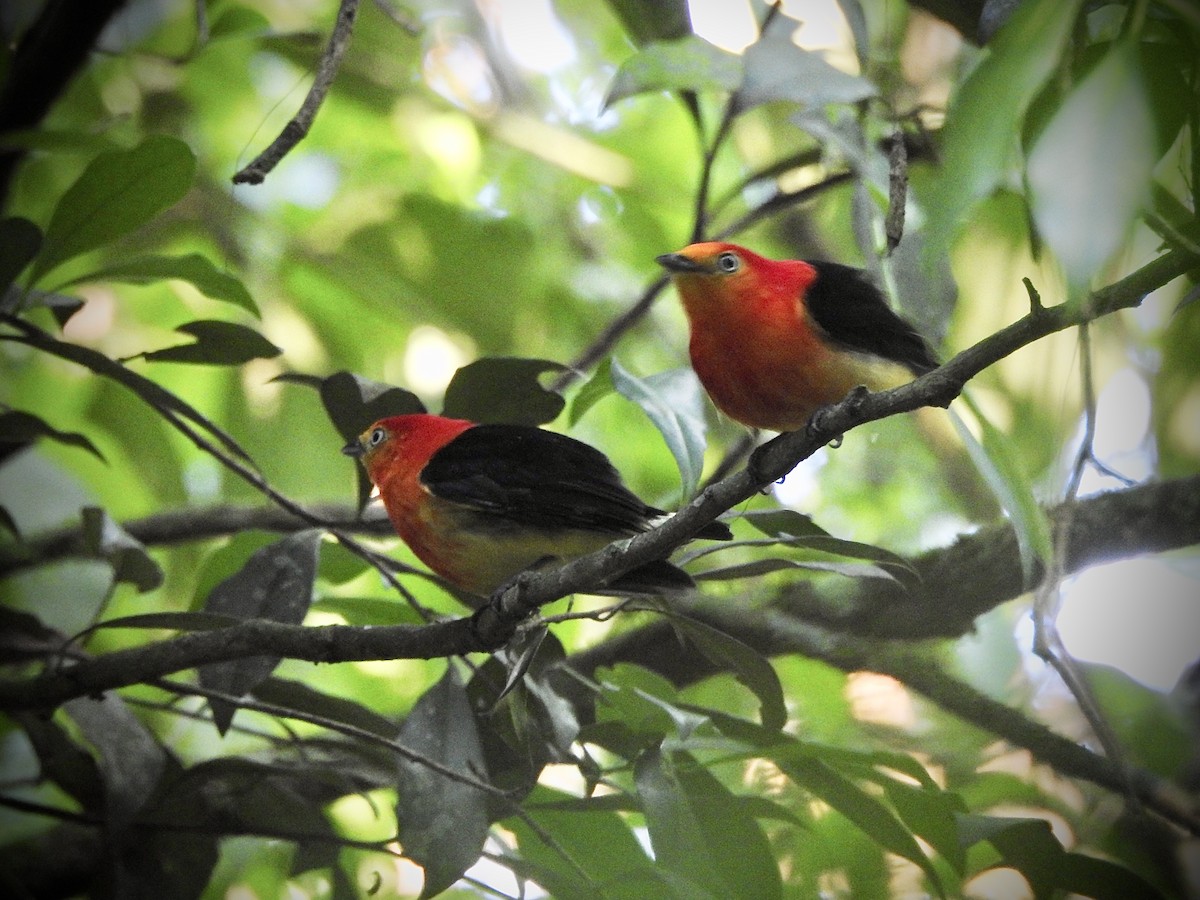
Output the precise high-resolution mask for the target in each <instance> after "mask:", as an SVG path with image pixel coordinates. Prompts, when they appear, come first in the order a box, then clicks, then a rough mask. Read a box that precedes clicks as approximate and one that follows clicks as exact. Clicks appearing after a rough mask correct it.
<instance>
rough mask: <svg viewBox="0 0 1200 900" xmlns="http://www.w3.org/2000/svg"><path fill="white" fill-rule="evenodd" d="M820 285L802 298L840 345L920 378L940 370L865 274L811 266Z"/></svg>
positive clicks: (926, 346)
mask: <svg viewBox="0 0 1200 900" xmlns="http://www.w3.org/2000/svg"><path fill="white" fill-rule="evenodd" d="M809 265H811V266H812V267H813V268H814V269H816V270H817V277H816V280H815V281H814V282H813V283H812V284H811V285H809V287H808V291H807V292H806V293H805V295H804V302H805V306H806V308H807V309H808V314H809V315H810V316H811V317H812V319H813V321H814V322H816V323H817V325H819V326H820V328H821V330H822V331H824V332H825V334H826V335H827V336H828V337H829V338H830V340H832V341H834V342H835V343H837V344H840V345H841V346H843V347H845V348H846V349H848V350H857V351H859V352H863V353H871V354H874V355H875V356H880V357H883V358H884V359H888V360H891V361H892V362H896V363H899V364H900V365H902V366H905V367H906V368H908V369H909V370H910V371H912V372H913V373H914V374H917V375H921V374H924V373H925V372H928V371H930V370H931V369H936V368H937V366H938V361H937V358H936V357H935V356H934V355H933V350H931V349H930V347H929V344H928V343H926V341H925V338H923V337H922V336H921V334H920V333H919V332H918V331H917V330H916V328H914V327H913V326H912V325H911V324H910V323H908V322H906V321H905V320H904V319H902V318H901V317H900V316H898V315H896V314H895V313H894V312H892V309H891V307H890V306H888V304H887V300H886V299H885V298H884V296H883V293H882V292H881V291H880V290H879V288H877V287H876V286H875V285H874V284H872V283H871V281H870V279H869V278H868V276H867V273H866V272H864V271H863V270H862V269H855V268H853V267H851V266H843V265H840V264H838V263H831V262H824V261H812V260H810V261H809Z"/></svg>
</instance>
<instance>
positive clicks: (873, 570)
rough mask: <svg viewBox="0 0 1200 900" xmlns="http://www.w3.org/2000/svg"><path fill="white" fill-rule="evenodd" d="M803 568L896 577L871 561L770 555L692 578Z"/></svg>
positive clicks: (855, 575)
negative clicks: (861, 561) (840, 561)
mask: <svg viewBox="0 0 1200 900" xmlns="http://www.w3.org/2000/svg"><path fill="white" fill-rule="evenodd" d="M789 570H800V571H808V572H828V573H830V574H832V575H841V576H843V577H845V578H884V579H887V580H888V581H895V580H896V579H895V578H894V577H893V576H892V575H891V573H890V572H888V571H887V570H886V569H884V568H881V567H880V566H876V565H872V564H870V563H839V562H822V561H820V560H815V559H814V560H798V559H782V558H780V557H777V556H776V557H770V558H768V559H754V560H750V561H749V562H744V563H735V564H733V565H729V566H719V567H717V568H715V569H706V570H705V571H703V572H695V573H693V575H692V577H693V578H694V579H695V580H696V581H728V580H731V579H735V578H761V577H762V576H763V575H769V574H770V573H772V572H784V571H789Z"/></svg>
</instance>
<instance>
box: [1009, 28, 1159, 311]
mask: <svg viewBox="0 0 1200 900" xmlns="http://www.w3.org/2000/svg"><path fill="white" fill-rule="evenodd" d="M1138 63H1139V60H1138V54H1137V50H1136V47H1135V46H1134V45H1133V44H1131V43H1130V42H1128V41H1124V42H1122V43H1120V44H1118V45H1117V46H1116V47H1114V48H1113V49H1112V50H1111V51H1109V53H1108V54H1107V55H1106V56H1105V58H1104V59H1103V60H1102V61H1101V62H1100V64H1099V65H1097V66H1096V67H1095V68H1094V69H1093V70H1092V71H1091V72H1090V73H1089V74H1088V75H1087V77H1086V78H1084V79H1083V81H1082V82H1080V84H1079V85H1077V86H1076V88H1075V89H1074V90H1073V91H1072V92H1071V93H1070V94H1069V95H1068V96H1067V98H1066V100H1065V101H1064V102H1063V104H1062V106H1061V107H1060V108H1059V110H1058V112H1057V113H1056V114H1055V116H1054V118H1053V119H1051V120H1050V123H1049V124H1048V125H1047V126H1046V127H1045V129H1044V130H1043V131H1042V133H1041V135H1040V136H1039V137H1038V139H1037V142H1036V143H1035V144H1034V145H1033V148H1032V149H1031V151H1030V153H1029V162H1028V166H1027V169H1026V173H1027V178H1028V182H1029V190H1030V196H1031V200H1032V208H1033V218H1034V221H1035V222H1036V223H1037V228H1038V233H1039V234H1040V236H1041V237H1043V238H1044V239H1045V241H1046V243H1047V244H1048V245H1049V247H1050V249H1051V250H1053V251H1054V254H1055V256H1056V257H1057V258H1058V261H1059V262H1060V263H1061V264H1062V267H1063V270H1064V272H1065V274H1066V276H1067V281H1068V283H1069V284H1070V285H1071V287H1072V288H1073V290H1074V291H1082V290H1084V289H1086V288H1087V287H1088V285H1089V284H1090V282H1091V281H1092V279H1093V278H1094V277H1095V275H1096V273H1097V272H1100V271H1101V270H1102V269H1103V266H1104V264H1105V263H1106V262H1107V261H1108V260H1109V259H1110V258H1111V257H1112V255H1113V254H1114V253H1115V252H1116V251H1117V249H1118V248H1119V247H1120V246H1121V244H1122V243H1124V241H1125V240H1126V238H1127V237H1128V236H1129V232H1130V230H1131V228H1132V227H1133V226H1132V223H1133V222H1134V220H1135V219H1136V218H1137V216H1138V214H1139V213H1140V212H1141V211H1142V210H1143V209H1144V208H1145V207H1146V206H1147V205H1148V203H1149V200H1150V188H1151V185H1152V183H1153V180H1154V166H1155V163H1156V162H1157V160H1158V148H1157V146H1156V144H1157V141H1156V135H1155V128H1154V120H1153V118H1152V116H1151V111H1150V105H1149V101H1148V98H1147V95H1146V89H1145V87H1144V85H1143V81H1142V78H1143V74H1142V70H1141V67H1140V66H1139V64H1138ZM1118 122H1119V123H1120V124H1119V126H1114V123H1118ZM1118 172H1119V173H1120V177H1116V178H1114V177H1113V173H1118ZM1098 185H1103V189H1098V188H1097V186H1098Z"/></svg>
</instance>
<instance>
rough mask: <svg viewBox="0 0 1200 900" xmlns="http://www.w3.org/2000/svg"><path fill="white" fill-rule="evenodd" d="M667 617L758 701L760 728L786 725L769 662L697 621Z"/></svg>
mask: <svg viewBox="0 0 1200 900" xmlns="http://www.w3.org/2000/svg"><path fill="white" fill-rule="evenodd" d="M668 615H670V620H671V624H672V625H673V626H674V627H675V629H676V630H678V631H679V632H680V633H682V634H683V635H685V636H686V637H687V639H688V641H689V642H690V643H691V644H692V645H693V646H694V647H695V648H696V649H697V650H699V651H700V653H701V655H703V656H704V658H705V659H707V660H708V661H709V662H711V663H713V665H714V666H716V667H717V669H719V670H720V671H728V672H732V673H733V674H734V675H735V676H736V677H737V680H738V681H740V682H741V683H742V684H744V685H745V686H746V687H747V688H749V689H750V690H751V691H752V692H753V693H754V696H755V697H757V698H758V702H759V706H760V714H759V715H760V718H761V719H762V724H763V727H764V728H772V729H778V728H782V727H783V726H784V723H786V722H787V706H786V704H785V702H784V697H783V686H782V685H781V684H780V683H779V676H778V675H777V674H776V673H775V669H774V668H773V667H772V666H771V663H770V662H769V661H768V660H767V659H766V658H765V657H764V656H763V655H762V654H760V653H759V652H758V651H756V650H754V649H753V648H752V647H750V646H749V645H747V644H744V643H742V641H740V640H738V639H737V638H735V637H733V636H732V635H730V634H726V633H725V632H723V631H719V630H717V629H716V628H713V627H712V626H711V625H707V624H705V623H704V622H701V621H699V620H697V619H693V618H690V617H688V616H682V615H674V614H668Z"/></svg>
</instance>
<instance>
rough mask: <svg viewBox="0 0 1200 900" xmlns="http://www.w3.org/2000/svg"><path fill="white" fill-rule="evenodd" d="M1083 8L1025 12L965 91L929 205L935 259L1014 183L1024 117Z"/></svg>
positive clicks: (1076, 0)
mask: <svg viewBox="0 0 1200 900" xmlns="http://www.w3.org/2000/svg"><path fill="white" fill-rule="evenodd" d="M1080 5H1081V0H1064V2H1062V3H1022V4H1020V5H1019V6H1018V7H1017V9H1016V11H1015V12H1014V13H1013V14H1012V16H1011V17H1009V19H1008V21H1007V22H1005V24H1004V27H1003V28H1001V29H1000V31H999V33H998V34H997V35H996V37H995V40H993V41H992V42H991V44H990V47H989V52H988V54H987V55H986V56H985V57H984V58H983V60H982V61H981V62H980V63H979V65H978V66H977V67H976V68H975V70H974V71H973V72H972V73H971V74H970V76H968V78H967V80H966V81H965V82H963V84H962V86H961V87H960V88H959V89H958V92H957V94H956V95H955V97H954V101H953V103H952V104H951V106H950V111H949V113H948V115H947V116H946V127H945V129H944V130H943V135H942V137H943V143H942V163H941V171H940V173H939V176H938V179H937V182H936V189H935V191H934V193H933V195H932V196H931V197H930V198H929V200H928V201H927V202H926V204H925V206H926V208H927V209H929V211H930V235H929V242H928V244H927V245H926V251H927V253H928V255H929V256H931V257H935V256H940V255H942V254H944V253H945V252H946V248H947V247H948V245H949V243H950V241H951V240H953V238H954V235H955V233H956V232H957V229H958V227H959V225H960V224H961V223H962V220H963V218H964V217H965V216H966V214H967V212H968V211H969V210H970V208H971V207H972V206H973V205H974V204H975V202H976V201H978V200H981V199H983V198H984V197H986V196H987V195H988V194H990V193H991V192H992V191H993V190H994V189H995V188H996V187H998V186H999V185H1000V184H1001V183H1002V182H1003V180H1004V179H1005V178H1006V177H1007V175H1008V170H1009V165H1010V163H1011V160H1012V157H1013V152H1014V150H1015V149H1016V147H1017V142H1016V140H1015V139H1014V136H1015V135H1018V134H1020V133H1021V123H1022V119H1023V118H1024V115H1025V110H1026V109H1027V108H1028V107H1029V104H1030V103H1031V102H1032V101H1033V98H1034V96H1035V95H1036V94H1037V92H1038V91H1039V90H1041V87H1042V85H1043V84H1045V83H1046V80H1047V79H1048V78H1049V77H1050V75H1051V73H1053V72H1054V70H1055V69H1056V68H1057V66H1058V64H1059V57H1060V54H1061V53H1062V50H1063V47H1064V46H1066V42H1067V39H1068V37H1069V36H1070V34H1071V27H1072V25H1073V24H1074V22H1075V18H1076V16H1077V14H1078V12H1079V7H1080Z"/></svg>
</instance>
